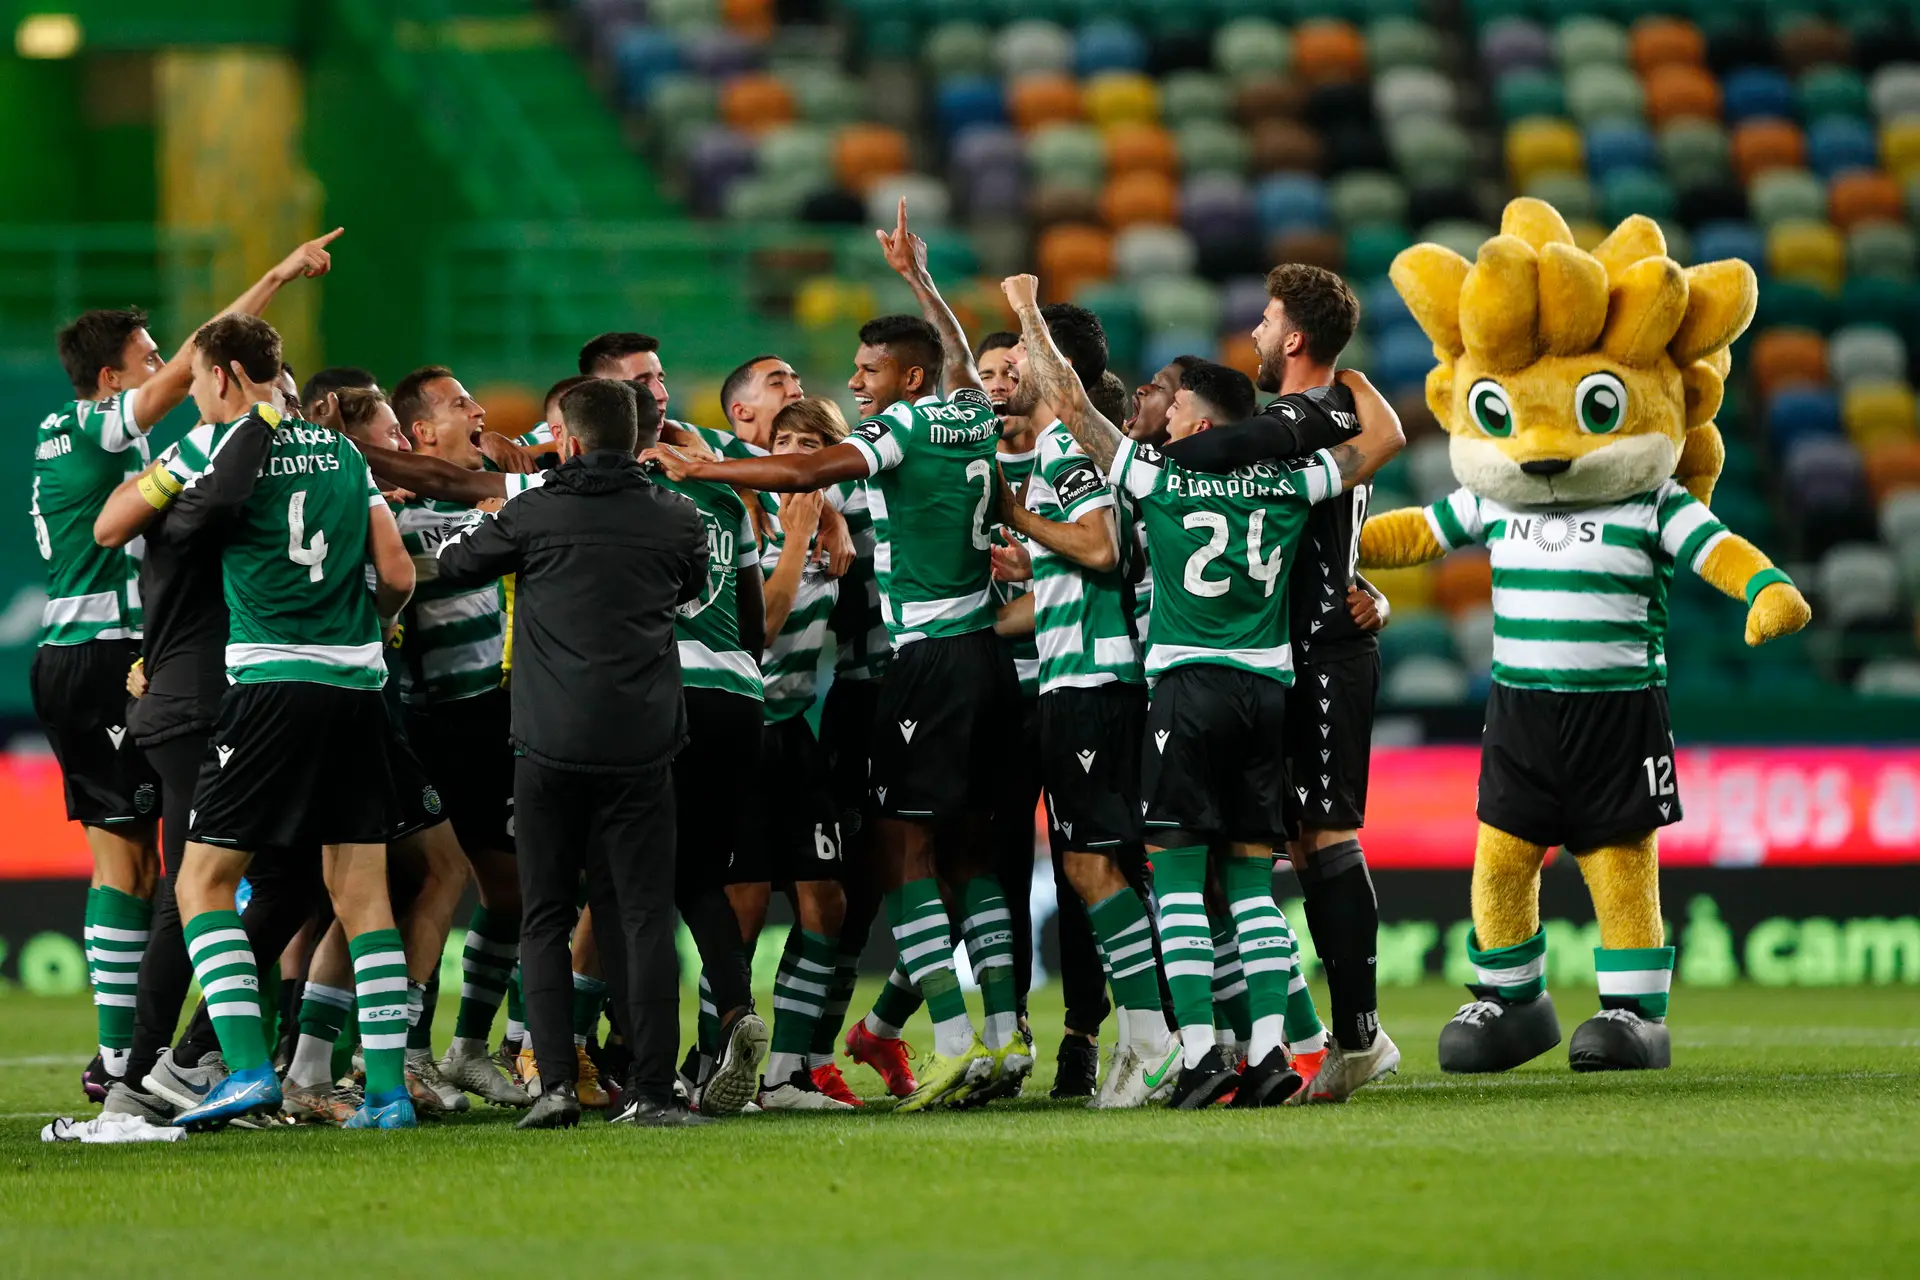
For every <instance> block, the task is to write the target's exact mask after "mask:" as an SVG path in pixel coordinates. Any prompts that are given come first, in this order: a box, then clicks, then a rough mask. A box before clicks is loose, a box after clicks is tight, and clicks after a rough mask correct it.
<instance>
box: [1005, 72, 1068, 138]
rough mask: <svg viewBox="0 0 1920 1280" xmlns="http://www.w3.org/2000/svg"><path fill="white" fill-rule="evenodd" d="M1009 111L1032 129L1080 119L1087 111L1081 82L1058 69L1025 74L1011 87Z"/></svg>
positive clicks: (1018, 120) (1016, 120)
mask: <svg viewBox="0 0 1920 1280" xmlns="http://www.w3.org/2000/svg"><path fill="white" fill-rule="evenodd" d="M1007 113H1008V114H1009V115H1011V116H1012V117H1013V122H1014V124H1016V125H1017V126H1019V127H1020V128H1021V129H1022V130H1025V131H1028V132H1031V131H1033V130H1035V129H1038V128H1039V127H1040V126H1041V125H1043V124H1055V123H1069V122H1072V121H1076V120H1079V119H1080V118H1081V116H1082V114H1083V113H1084V104H1083V103H1082V102H1081V100H1080V85H1079V83H1078V82H1077V81H1076V80H1074V78H1073V77H1072V76H1067V75H1062V74H1060V73H1059V72H1057V71H1040V72H1035V73H1034V74H1032V75H1024V76H1021V77H1020V78H1019V79H1017V80H1015V81H1014V82H1013V83H1012V84H1011V85H1009V86H1008V87H1007Z"/></svg>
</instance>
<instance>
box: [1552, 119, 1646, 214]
mask: <svg viewBox="0 0 1920 1280" xmlns="http://www.w3.org/2000/svg"><path fill="white" fill-rule="evenodd" d="M1585 145H1586V153H1587V171H1588V172H1589V173H1591V174H1592V175H1593V176H1594V177H1595V178H1596V179H1598V178H1604V177H1606V176H1607V175H1608V174H1609V173H1612V172H1614V171H1615V170H1618V169H1649V170H1650V169H1653V168H1654V167H1655V166H1656V165H1657V164H1658V163H1659V161H1658V157H1657V155H1656V153H1655V151H1654V145H1653V135H1652V134H1650V133H1648V132H1647V130H1646V127H1645V126H1644V125H1640V124H1637V123H1635V122H1633V121H1630V120H1608V121H1604V122H1602V123H1600V124H1596V125H1594V126H1593V127H1592V128H1590V129H1588V130H1587V131H1586V143H1585ZM1563 212H1564V211H1563Z"/></svg>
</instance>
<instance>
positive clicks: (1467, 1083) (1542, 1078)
mask: <svg viewBox="0 0 1920 1280" xmlns="http://www.w3.org/2000/svg"><path fill="white" fill-rule="evenodd" d="M1591 1074H1593V1075H1609V1076H1613V1077H1615V1078H1625V1077H1627V1076H1631V1075H1634V1073H1631V1072H1612V1071H1610V1072H1593V1073H1591ZM1912 1074H1913V1073H1912V1072H1906V1071H1835V1072H1816V1071H1805V1072H1795V1073H1791V1074H1786V1075H1761V1074H1758V1073H1756V1074H1753V1075H1739V1076H1690V1075H1680V1076H1670V1077H1665V1078H1666V1079H1671V1080H1674V1081H1676V1082H1678V1083H1681V1084H1758V1083H1761V1082H1764V1081H1772V1082H1788V1081H1803V1080H1904V1079H1909V1078H1911V1076H1912ZM1637 1078H1639V1079H1653V1077H1651V1076H1638V1077H1637ZM1580 1080H1581V1075H1580V1074H1569V1075H1564V1076H1558V1075H1555V1076H1549V1075H1537V1076H1500V1075H1488V1076H1473V1077H1468V1078H1465V1079H1457V1080H1405V1081H1396V1082H1394V1083H1392V1084H1387V1083H1385V1082H1382V1083H1380V1084H1375V1085H1369V1086H1368V1088H1369V1089H1379V1090H1383V1091H1385V1092H1389V1093H1391V1092H1392V1091H1394V1090H1396V1089H1494V1088H1497V1089H1506V1088H1513V1087H1515V1086H1526V1085H1553V1086H1556V1087H1559V1088H1570V1087H1572V1086H1574V1085H1576V1084H1579V1083H1580Z"/></svg>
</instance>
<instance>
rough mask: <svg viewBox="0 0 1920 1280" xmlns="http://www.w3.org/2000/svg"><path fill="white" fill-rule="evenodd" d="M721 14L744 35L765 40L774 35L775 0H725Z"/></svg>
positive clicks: (729, 24) (728, 23)
mask: <svg viewBox="0 0 1920 1280" xmlns="http://www.w3.org/2000/svg"><path fill="white" fill-rule="evenodd" d="M721 14H722V16H723V17H725V19H726V22H727V25H728V26H730V27H732V28H733V29H734V30H735V31H738V32H739V33H740V34H742V35H745V36H752V37H753V38H754V39H756V40H764V39H766V38H767V37H768V36H770V35H772V34H773V26H774V21H773V20H774V13H773V0H724V3H723V4H722V5H721Z"/></svg>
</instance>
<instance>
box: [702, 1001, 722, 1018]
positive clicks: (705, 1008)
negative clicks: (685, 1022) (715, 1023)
mask: <svg viewBox="0 0 1920 1280" xmlns="http://www.w3.org/2000/svg"><path fill="white" fill-rule="evenodd" d="M700 1012H702V1013H710V1014H712V1015H713V1016H714V1017H716V1018H717V1017H719V1016H720V1007H719V1006H718V1005H716V1004H715V1003H714V1002H713V1001H711V1000H702V1001H701V1002H700Z"/></svg>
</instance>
